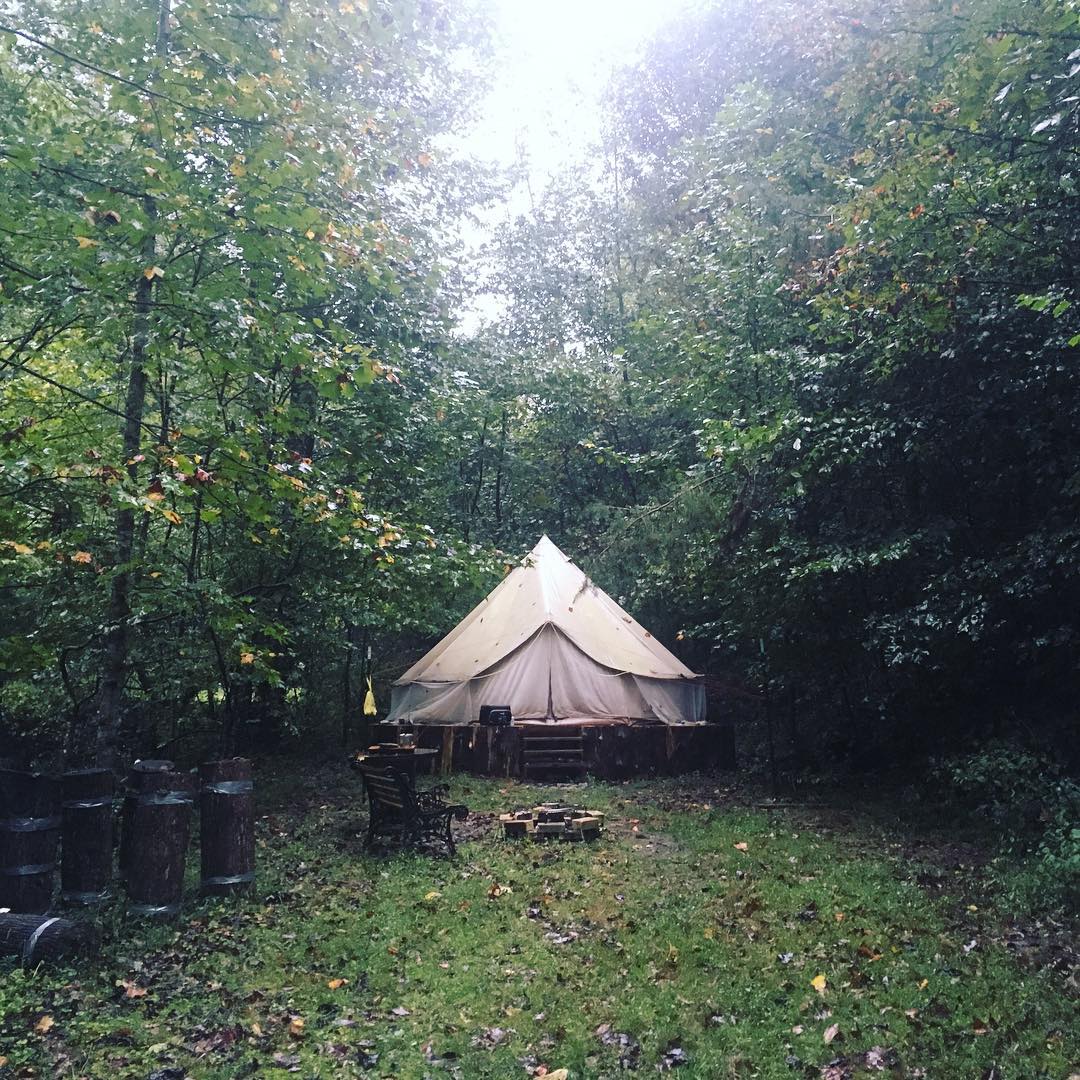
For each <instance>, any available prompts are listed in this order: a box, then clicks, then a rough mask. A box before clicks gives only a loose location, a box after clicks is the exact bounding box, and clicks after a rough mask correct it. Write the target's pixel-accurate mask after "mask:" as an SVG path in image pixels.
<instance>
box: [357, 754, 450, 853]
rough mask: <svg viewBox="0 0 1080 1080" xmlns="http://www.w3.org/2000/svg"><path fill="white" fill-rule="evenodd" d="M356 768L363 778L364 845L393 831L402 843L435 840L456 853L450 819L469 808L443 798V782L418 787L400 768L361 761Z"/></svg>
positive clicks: (406, 844)
mask: <svg viewBox="0 0 1080 1080" xmlns="http://www.w3.org/2000/svg"><path fill="white" fill-rule="evenodd" d="M356 768H357V770H358V771H359V773H360V775H361V776H362V777H363V778H364V791H365V792H366V794H367V800H368V812H369V820H368V832H367V839H366V841H365V846H366V847H368V848H370V847H371V846H372V845H373V844H374V842H375V837H376V836H377V835H378V834H379V833H384V834H386V833H393V834H400V837H401V843H402V845H403V846H404V847H416V846H418V845H419V844H421V843H423V842H424V841H425V840H438V841H441V842H442V843H445V844H446V847H447V849H448V850H449V852H450V854H451V855H453V854H454V853H455V851H456V850H457V849H456V848H455V847H454V837H453V835H452V834H451V832H450V822H451V821H452V820H454V819H456V820H458V821H464V820H465V819H466V818H467V817H468V816H469V808H468V807H467V806H463V805H461V804H460V803H447V802H444V801H443V799H442V795H443V794H444V793H445V792H446V790H447V788H446V786H445V785H444V784H439V785H437V786H436V787H433V788H430V789H428V790H427V791H417V790H416V786H415V785H414V783H413V781H412V779H411V777H409V775H408V774H407V773H404V772H402V771H401V770H400V769H395V768H376V767H375V766H373V765H366V764H364V763H363V762H357V763H356Z"/></svg>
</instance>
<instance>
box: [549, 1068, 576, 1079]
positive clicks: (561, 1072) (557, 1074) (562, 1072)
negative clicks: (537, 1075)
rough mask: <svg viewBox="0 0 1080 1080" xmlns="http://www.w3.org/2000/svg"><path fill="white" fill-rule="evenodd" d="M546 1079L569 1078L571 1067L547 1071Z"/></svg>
mask: <svg viewBox="0 0 1080 1080" xmlns="http://www.w3.org/2000/svg"><path fill="white" fill-rule="evenodd" d="M543 1075H544V1080H567V1077H569V1075H570V1070H569V1069H552V1070H551V1071H550V1072H545V1073H544V1074H543Z"/></svg>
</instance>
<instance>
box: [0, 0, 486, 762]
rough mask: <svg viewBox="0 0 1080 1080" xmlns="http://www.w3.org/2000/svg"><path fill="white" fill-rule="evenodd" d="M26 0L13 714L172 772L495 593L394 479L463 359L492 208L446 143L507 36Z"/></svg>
mask: <svg viewBox="0 0 1080 1080" xmlns="http://www.w3.org/2000/svg"><path fill="white" fill-rule="evenodd" d="M27 14H28V16H29V18H28V20H27V22H26V25H25V26H20V27H19V28H13V27H8V28H6V29H2V30H0V99H2V100H3V102H4V106H3V108H2V110H0V111H2V118H0V495H2V501H0V565H2V567H3V574H4V582H3V584H2V586H0V588H2V590H3V591H2V595H3V597H4V600H5V602H4V604H3V606H2V612H3V613H2V615H0V640H2V642H3V645H2V647H0V657H2V659H0V678H3V679H5V680H7V681H8V682H9V684H10V683H11V682H12V681H15V682H16V683H17V685H16V686H14V687H10V686H9V689H8V691H6V692H5V693H4V696H3V708H4V711H5V720H6V723H7V725H8V726H9V727H11V728H13V729H14V731H15V732H18V733H20V734H26V735H27V736H29V735H30V734H31V733H32V734H33V736H34V742H33V743H31V742H30V741H29V740H28V742H27V747H28V749H31V750H32V752H35V753H39V754H41V753H49V752H56V751H57V750H59V749H61V748H66V750H67V751H68V752H69V753H71V754H77V755H78V754H87V753H93V752H95V748H96V752H97V753H104V754H109V753H115V751H116V749H117V745H116V744H117V739H118V738H119V739H120V741H121V742H123V743H126V745H127V747H128V748H129V749H131V750H133V751H134V752H136V753H139V752H142V753H146V752H147V751H149V750H151V749H152V748H153V746H154V745H156V744H159V743H161V742H163V741H165V740H175V739H176V738H178V737H183V736H184V735H185V733H186V732H187V731H188V730H189V729H190V730H198V729H200V728H203V727H206V728H209V729H210V730H211V731H216V732H218V733H219V734H220V741H221V742H222V743H223V744H224V745H225V747H226V748H228V746H230V745H232V744H233V743H234V742H235V738H236V732H237V730H238V728H239V726H240V725H242V724H244V723H246V722H247V720H248V719H249V717H250V716H251V714H253V713H256V714H259V715H260V716H265V714H267V713H273V712H275V711H277V712H281V711H282V710H283V707H284V706H283V703H284V701H285V698H286V695H287V694H289V693H293V692H295V693H296V694H299V693H307V695H308V704H309V706H310V707H311V709H312V711H318V710H321V709H325V708H333V710H334V711H335V712H339V711H340V710H341V709H346V710H348V709H352V708H354V707H355V704H356V703H355V701H353V700H351V695H352V693H354V692H355V691H354V690H353V691H350V689H349V688H348V687H345V689H344V692H341V691H338V690H337V688H338V687H339V686H340V685H341V684H340V679H339V672H340V671H341V669H342V667H343V665H344V664H345V662H346V652H347V648H348V646H347V644H346V640H345V639H346V631H347V630H348V629H349V627H350V626H352V627H362V628H366V630H367V633H368V635H369V637H368V640H369V641H370V640H371V637H372V636H377V635H378V634H380V632H386V631H390V630H392V631H393V632H395V633H400V632H402V631H403V630H405V631H407V630H408V629H410V628H419V629H421V630H422V631H423V632H429V631H430V628H431V622H430V619H431V616H430V607H431V604H432V602H433V601H435V600H438V599H439V598H443V599H444V600H445V603H446V605H447V606H448V607H449V608H450V609H451V610H457V609H460V608H461V607H462V606H463V601H464V602H466V603H467V601H468V599H469V596H470V592H469V590H471V589H474V588H476V587H477V586H482V585H484V584H485V583H486V582H487V581H488V580H489V578H488V577H487V575H488V574H489V572H490V564H489V563H487V562H485V561H484V558H483V557H481V556H480V555H479V554H478V553H476V552H473V551H470V550H469V549H465V550H464V551H459V550H458V542H457V536H456V535H455V534H454V533H453V532H450V533H449V535H445V534H442V532H441V530H443V528H444V526H446V524H447V522H446V520H445V516H440V517H434V518H426V519H425V517H423V516H422V514H423V513H424V510H425V507H424V506H423V505H419V504H418V503H414V502H412V501H410V500H408V499H405V500H402V499H400V498H399V497H398V494H399V493H398V490H397V489H398V475H397V474H398V472H400V471H405V468H406V466H405V465H404V464H403V460H402V459H403V458H404V457H406V456H407V455H408V454H409V452H410V451H411V450H412V446H411V445H410V444H409V443H408V435H407V434H406V436H405V438H404V439H402V438H401V437H400V435H398V433H399V432H400V431H401V430H402V429H403V428H406V425H405V424H404V422H403V420H402V417H403V416H405V415H406V414H407V412H408V408H409V405H408V399H407V396H406V395H407V393H408V392H407V391H406V390H405V389H404V384H405V382H406V381H407V380H410V379H412V380H415V382H416V383H417V384H418V385H419V386H420V387H422V386H423V385H424V379H425V377H426V375H427V373H428V371H429V369H430V368H431V366H432V364H433V363H434V362H435V360H436V358H440V357H442V356H443V355H444V354H446V353H448V352H450V351H451V350H452V346H451V343H450V340H449V336H448V331H449V318H448V315H447V307H446V305H447V303H448V301H449V294H447V293H445V292H444V291H443V289H442V284H441V283H442V279H443V267H442V266H441V264H440V263H439V262H438V261H437V258H436V255H435V253H434V250H433V249H434V244H433V240H432V230H433V225H434V221H435V219H436V217H437V216H438V215H440V214H445V213H448V212H450V210H449V207H450V205H451V203H452V202H453V200H454V199H456V200H457V208H458V211H460V209H461V208H462V207H463V206H464V205H465V204H466V203H467V202H468V200H469V199H470V198H472V197H474V195H475V196H476V197H479V195H478V189H466V188H462V187H461V186H460V185H461V181H462V178H463V176H465V177H466V179H467V176H466V173H465V172H464V171H463V167H462V166H459V165H456V164H455V163H453V162H447V164H446V166H445V167H443V166H442V165H441V164H440V162H439V161H438V160H437V158H436V153H435V143H436V140H437V138H438V136H439V134H440V133H441V132H444V131H445V130H446V129H447V128H448V126H450V125H452V124H453V122H454V120H455V118H456V117H457V116H458V115H460V113H461V112H462V111H463V110H465V109H467V108H468V105H469V102H470V100H471V96H472V93H473V92H474V90H473V89H470V88H467V87H466V86H465V83H464V72H463V71H460V70H456V69H453V68H452V65H449V62H448V57H450V56H451V54H453V53H454V52H455V50H458V49H460V48H461V47H462V46H463V45H464V44H466V43H467V41H466V30H467V35H468V37H469V38H471V39H472V42H471V43H472V44H477V45H478V44H479V41H480V39H481V37H482V28H481V27H480V26H479V25H474V24H472V23H471V22H470V18H469V14H468V12H467V11H465V10H459V11H456V12H455V14H454V17H453V18H451V17H449V15H448V11H447V10H446V9H445V5H442V4H438V3H434V4H433V3H423V4H414V3H412V2H411V0H401V2H400V3H396V2H395V3H381V2H380V3H377V4H376V3H372V4H371V5H370V8H369V5H368V4H367V3H356V4H344V3H342V4H341V5H330V6H327V5H325V4H321V3H318V2H314V0H313V2H311V3H304V2H302V3H287V4H285V3H283V4H278V3H268V4H263V5H259V6H258V10H257V11H251V12H243V13H242V12H239V11H238V10H236V9H235V7H234V5H232V4H231V3H226V2H221V3H219V2H217V0H199V2H197V3H194V4H185V5H184V6H183V10H182V11H181V10H179V9H177V10H176V11H171V10H170V5H169V4H168V3H167V2H164V0H162V2H161V3H158V4H153V5H146V4H143V5H132V4H129V3H106V4H104V5H98V6H97V7H95V8H94V10H93V12H90V11H89V10H87V9H86V8H85V6H84V5H82V4H79V3H69V2H68V0H50V2H42V3H39V4H36V5H33V9H32V11H28V12H27ZM159 16H160V18H159ZM147 43H152V44H153V45H154V47H148V46H147ZM435 67H439V68H440V70H441V75H440V78H439V79H433V78H432V77H431V74H432V71H433V69H434V68H435ZM463 191H468V194H461V192H463ZM451 192H453V193H455V194H454V195H453V196H452V198H451V195H450V193H451ZM406 431H407V428H406ZM395 437H396V439H397V442H398V445H395V446H394V449H393V450H392V451H391V452H390V453H385V452H384V451H383V446H384V445H385V444H386V443H388V442H389V441H390V440H391V439H392V438H395ZM402 443H404V445H401V444H402ZM436 527H438V528H439V529H440V535H436V531H435V529H436ZM463 590H464V596H463V600H462V599H459V596H461V595H462V592H463ZM58 674H59V676H60V678H59V680H58V679H57V675H58ZM58 685H59V686H62V688H63V690H64V691H65V693H66V697H67V701H66V708H65V709H59V708H58V707H57V704H58V703H57V700H56V693H55V688H56V687H57V686H58ZM331 685H333V687H334V688H335V691H336V693H334V694H331V692H330V690H329V687H330V686H331ZM31 687H39V688H40V689H41V692H40V693H39V694H37V695H36V696H35V695H34V694H32V693H30V692H29V688H31ZM317 690H320V691H321V696H317V695H316V693H315V692H316V691H317ZM200 701H201V702H203V703H205V708H201V707H199V705H198V702H200ZM218 701H220V702H221V709H220V710H217V709H216V708H215V702H218ZM65 713H66V716H65ZM45 717H51V718H52V723H51V724H49V725H43V723H42V721H43V719H44V718H45ZM57 721H59V725H58V724H57ZM58 726H59V727H60V729H61V731H60V732H59V737H57V736H58V733H57V727H58Z"/></svg>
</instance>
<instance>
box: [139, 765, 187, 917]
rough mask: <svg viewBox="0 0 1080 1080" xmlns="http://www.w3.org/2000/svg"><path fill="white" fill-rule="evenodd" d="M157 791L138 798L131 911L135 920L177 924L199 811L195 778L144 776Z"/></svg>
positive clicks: (173, 774)
mask: <svg viewBox="0 0 1080 1080" xmlns="http://www.w3.org/2000/svg"><path fill="white" fill-rule="evenodd" d="M145 775H146V776H147V777H148V778H150V779H147V780H146V781H145V783H147V784H148V785H150V784H152V785H153V786H152V787H149V788H148V789H144V790H143V791H141V792H139V794H138V795H136V796H135V805H134V807H133V809H132V814H131V843H130V845H129V848H128V864H127V892H128V897H129V899H130V901H131V903H130V904H129V905H128V910H129V911H131V912H132V913H133V914H136V915H148V916H156V917H161V918H172V917H173V916H175V915H178V914H179V913H180V900H181V898H182V897H183V894H184V863H185V860H186V858H187V849H188V840H189V837H190V833H191V815H192V811H193V809H194V805H195V783H194V779H193V777H192V776H191V774H190V773H181V772H156V773H147V774H145Z"/></svg>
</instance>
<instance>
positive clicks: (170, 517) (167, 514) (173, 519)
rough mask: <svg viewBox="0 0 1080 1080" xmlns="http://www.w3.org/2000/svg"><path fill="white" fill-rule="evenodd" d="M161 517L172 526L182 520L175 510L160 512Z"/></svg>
mask: <svg viewBox="0 0 1080 1080" xmlns="http://www.w3.org/2000/svg"><path fill="white" fill-rule="evenodd" d="M161 515H162V517H164V518H165V520H166V521H168V522H170V523H171V524H173V525H179V524H180V522H181V521H182V520H183V518H181V517H180V515H179V514H178V513H177V512H176V511H175V510H162V511H161Z"/></svg>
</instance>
